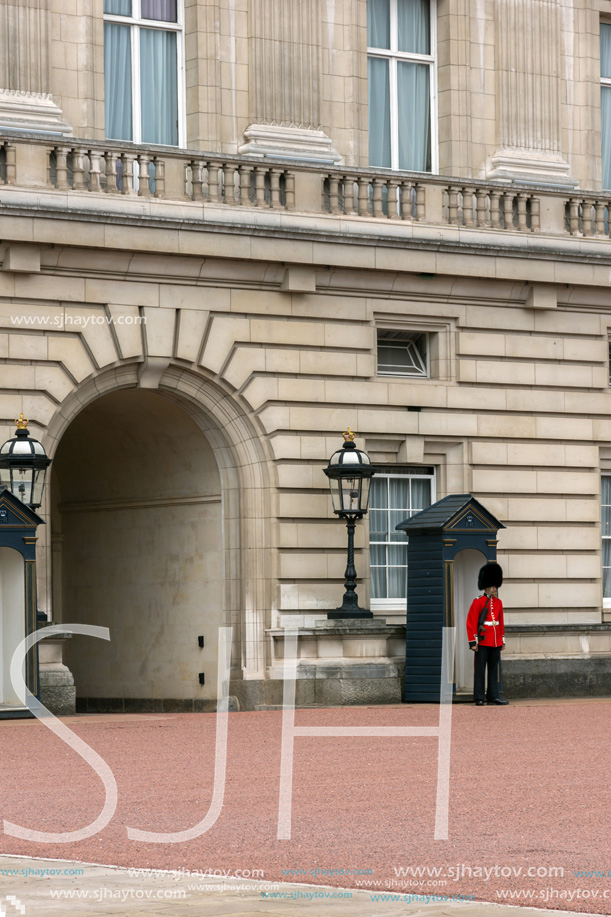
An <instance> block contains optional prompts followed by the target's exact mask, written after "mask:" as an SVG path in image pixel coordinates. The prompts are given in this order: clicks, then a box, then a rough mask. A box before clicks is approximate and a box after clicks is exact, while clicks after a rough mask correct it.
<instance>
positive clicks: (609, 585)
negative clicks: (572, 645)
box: [373, 474, 611, 608]
mask: <svg viewBox="0 0 611 917" xmlns="http://www.w3.org/2000/svg"><path fill="white" fill-rule="evenodd" d="M373 480H374V481H375V478H373ZM600 502H601V504H602V513H601V514H602V536H603V604H604V606H605V607H606V608H609V607H611V475H606V474H604V475H603V477H602V484H601V501H600Z"/></svg>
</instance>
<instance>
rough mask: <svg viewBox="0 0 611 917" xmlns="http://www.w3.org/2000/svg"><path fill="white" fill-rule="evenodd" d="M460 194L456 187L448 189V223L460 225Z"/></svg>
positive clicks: (452, 186) (451, 186)
mask: <svg viewBox="0 0 611 917" xmlns="http://www.w3.org/2000/svg"><path fill="white" fill-rule="evenodd" d="M458 192H459V188H457V187H456V185H450V187H449V188H448V223H452V224H453V225H454V224H455V223H458Z"/></svg>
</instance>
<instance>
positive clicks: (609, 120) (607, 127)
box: [600, 86, 611, 191]
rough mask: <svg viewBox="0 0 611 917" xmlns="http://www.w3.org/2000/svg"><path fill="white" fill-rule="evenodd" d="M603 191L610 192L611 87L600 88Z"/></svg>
mask: <svg viewBox="0 0 611 917" xmlns="http://www.w3.org/2000/svg"><path fill="white" fill-rule="evenodd" d="M600 121H601V125H600V127H601V137H602V156H603V175H602V179H603V190H604V191H611V86H601V87H600Z"/></svg>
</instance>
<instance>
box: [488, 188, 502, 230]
mask: <svg viewBox="0 0 611 917" xmlns="http://www.w3.org/2000/svg"><path fill="white" fill-rule="evenodd" d="M490 224H491V226H492V228H493V229H500V228H501V192H500V191H491V192H490Z"/></svg>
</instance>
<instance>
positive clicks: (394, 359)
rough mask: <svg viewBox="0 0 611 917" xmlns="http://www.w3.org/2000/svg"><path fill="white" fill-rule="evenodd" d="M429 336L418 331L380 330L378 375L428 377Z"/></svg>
mask: <svg viewBox="0 0 611 917" xmlns="http://www.w3.org/2000/svg"><path fill="white" fill-rule="evenodd" d="M428 338H429V336H428V334H426V333H418V332H414V333H411V334H406V333H405V332H403V331H380V332H378V375H380V376H416V377H419V378H424V379H426V378H427V377H428V375H429V341H428Z"/></svg>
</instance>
